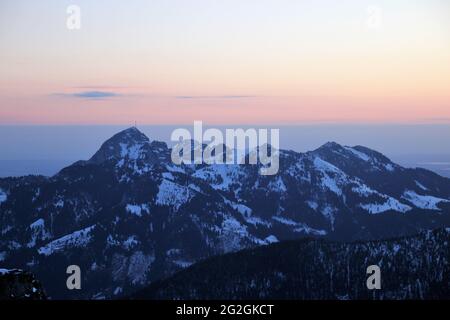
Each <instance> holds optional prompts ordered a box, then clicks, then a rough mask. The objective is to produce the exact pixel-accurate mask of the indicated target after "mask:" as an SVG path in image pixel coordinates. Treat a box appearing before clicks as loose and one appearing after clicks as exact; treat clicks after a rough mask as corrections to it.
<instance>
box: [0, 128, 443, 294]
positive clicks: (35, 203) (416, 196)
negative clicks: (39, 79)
mask: <svg viewBox="0 0 450 320" xmlns="http://www.w3.org/2000/svg"><path fill="white" fill-rule="evenodd" d="M170 154H171V149H169V148H168V147H167V145H166V144H165V143H163V142H158V141H150V140H149V139H148V138H147V137H146V136H145V135H143V134H142V133H141V132H139V131H138V130H137V129H136V128H130V129H127V130H125V131H123V132H120V133H118V134H117V135H115V136H113V137H112V138H111V139H109V140H108V141H106V142H105V143H104V144H103V145H102V146H101V148H100V149H99V151H98V152H97V153H96V154H95V155H94V156H93V157H92V158H91V159H89V160H87V161H78V162H76V163H74V164H73V165H71V166H69V167H67V168H64V169H63V170H61V172H59V173H58V174H57V175H55V176H53V177H50V178H47V177H32V176H30V177H22V178H8V179H0V234H1V237H0V262H1V264H2V266H4V267H10V268H13V267H21V268H24V269H27V270H31V271H32V272H33V273H35V274H36V275H37V276H38V278H39V279H40V280H42V281H43V283H45V285H46V290H47V293H48V294H49V296H50V297H54V298H99V299H100V298H110V297H120V296H123V295H126V294H129V293H130V292H133V291H134V290H136V289H137V288H140V287H142V286H144V285H147V284H149V283H150V282H152V281H155V280H158V279H161V278H164V277H167V276H170V275H171V274H173V273H174V272H176V271H179V270H181V269H183V268H186V267H187V266H190V265H192V264H193V263H195V262H197V261H199V260H201V259H204V258H208V257H211V256H214V255H218V254H223V253H226V252H232V251H237V250H240V249H243V248H251V247H255V246H259V245H266V244H270V243H273V242H277V241H282V240H289V239H297V238H301V237H305V236H308V237H325V238H328V239H336V240H358V239H360V240H366V239H380V238H385V237H392V236H399V235H404V234H412V233H416V232H418V231H420V230H423V229H434V228H438V227H442V226H450V202H449V199H450V179H446V178H442V177H440V176H437V175H436V174H434V173H432V172H429V171H426V170H422V169H404V168H402V167H400V166H398V165H396V164H394V163H392V162H391V161H390V160H389V159H387V158H386V157H384V156H382V155H381V154H379V153H377V152H375V151H372V150H370V149H367V148H363V147H354V148H350V147H344V146H340V145H338V144H336V143H328V144H325V145H324V146H322V147H321V148H319V149H318V150H315V151H312V152H308V153H303V154H302V153H296V152H293V151H284V150H280V151H279V154H280V170H279V172H278V174H277V175H274V176H262V175H260V174H259V168H260V166H259V165H203V164H202V165H175V164H173V163H172V161H171V157H170ZM72 264H76V265H79V266H80V267H81V270H82V282H83V285H84V287H83V290H81V291H77V290H73V291H69V290H67V288H66V278H67V274H66V273H65V272H66V268H67V266H68V265H72Z"/></svg>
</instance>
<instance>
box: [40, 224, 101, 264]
mask: <svg viewBox="0 0 450 320" xmlns="http://www.w3.org/2000/svg"><path fill="white" fill-rule="evenodd" d="M94 228H95V225H93V226H90V227H87V228H84V229H82V230H78V231H75V232H73V233H71V234H68V235H65V236H63V237H61V238H59V239H56V240H53V241H52V242H50V243H48V244H47V245H45V246H43V247H40V248H39V249H38V253H39V254H43V255H45V256H49V255H51V254H53V253H55V252H58V251H62V250H65V249H66V248H68V247H69V248H81V247H84V246H86V245H87V244H88V243H89V242H90V241H91V231H92V230H93V229H94Z"/></svg>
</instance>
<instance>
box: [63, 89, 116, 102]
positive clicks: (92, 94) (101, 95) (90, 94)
mask: <svg viewBox="0 0 450 320" xmlns="http://www.w3.org/2000/svg"><path fill="white" fill-rule="evenodd" d="M57 95H60V96H64V97H73V98H82V99H91V100H100V99H108V98H114V97H119V96H121V94H119V93H116V92H111V91H82V92H74V93H59V94H57Z"/></svg>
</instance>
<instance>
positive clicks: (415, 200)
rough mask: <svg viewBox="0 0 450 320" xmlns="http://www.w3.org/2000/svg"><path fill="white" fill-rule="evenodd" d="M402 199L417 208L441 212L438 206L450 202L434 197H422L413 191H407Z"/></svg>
mask: <svg viewBox="0 0 450 320" xmlns="http://www.w3.org/2000/svg"><path fill="white" fill-rule="evenodd" d="M402 198H403V199H405V200H407V201H409V202H410V203H412V204H413V205H414V206H415V207H417V208H420V209H428V210H440V208H439V207H438V206H437V205H438V204H439V203H441V202H447V203H448V202H450V201H449V200H446V199H442V198H437V197H433V196H422V195H420V194H417V193H415V192H414V191H411V190H407V191H405V192H404V193H403V196H402Z"/></svg>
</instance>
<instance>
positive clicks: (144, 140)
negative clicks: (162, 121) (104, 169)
mask: <svg viewBox="0 0 450 320" xmlns="http://www.w3.org/2000/svg"><path fill="white" fill-rule="evenodd" d="M149 142H150V140H149V138H148V137H147V136H146V135H145V134H143V133H142V132H141V131H139V130H138V129H137V128H136V127H131V128H128V129H126V130H123V131H121V132H119V133H117V134H115V135H114V136H112V137H111V138H110V139H108V140H106V141H105V142H104V143H103V144H102V146H101V147H100V149H99V150H98V151H97V152H96V153H95V154H94V155H93V156H92V158H91V159H90V160H89V162H93V163H102V162H105V161H107V160H111V159H116V160H117V159H121V158H125V157H127V156H129V157H132V158H133V157H134V158H136V157H137V156H138V151H139V149H141V147H142V146H143V145H145V144H148V143H149Z"/></svg>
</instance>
